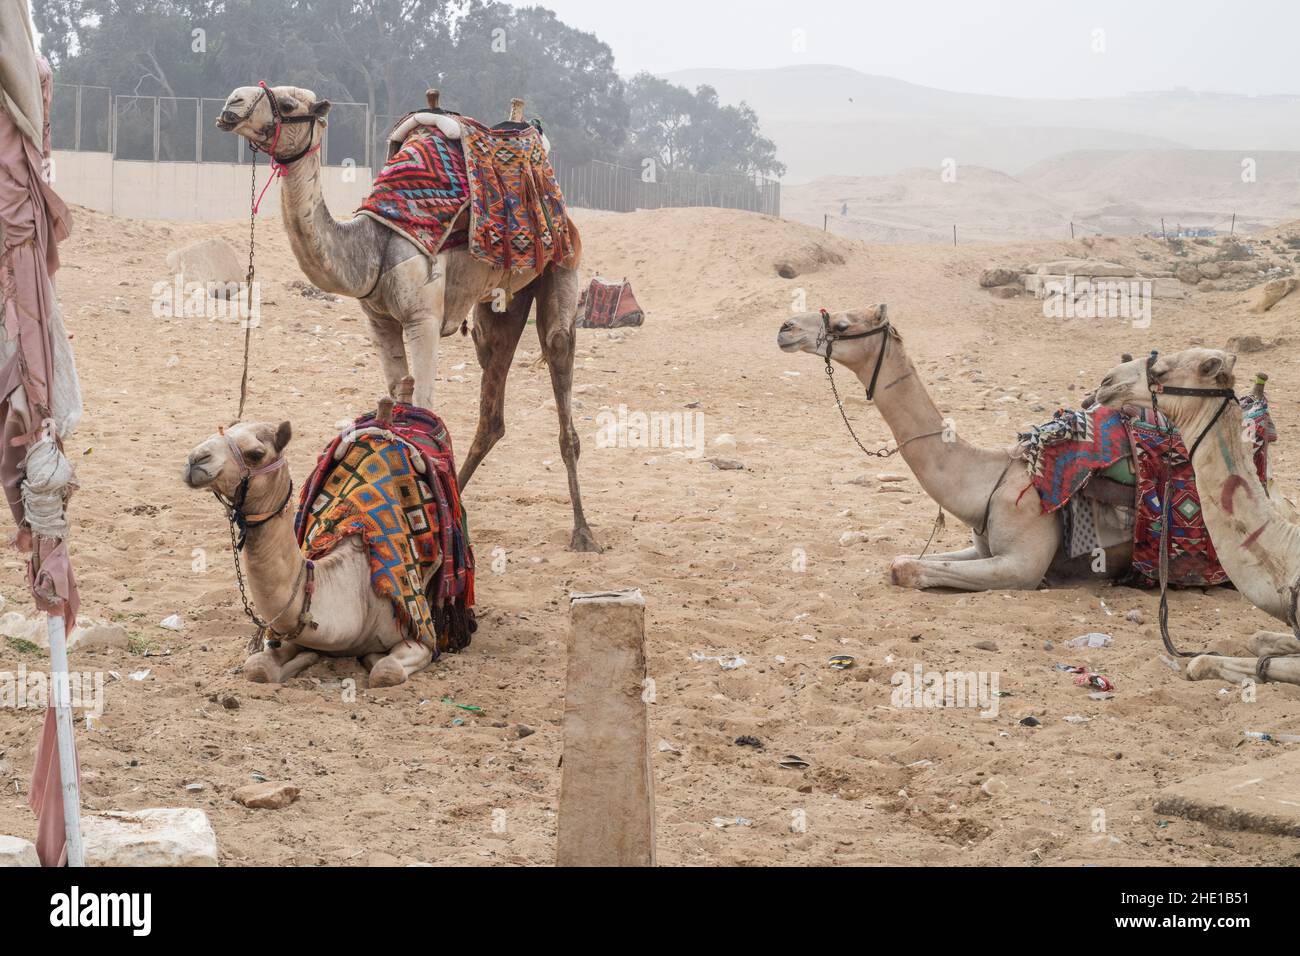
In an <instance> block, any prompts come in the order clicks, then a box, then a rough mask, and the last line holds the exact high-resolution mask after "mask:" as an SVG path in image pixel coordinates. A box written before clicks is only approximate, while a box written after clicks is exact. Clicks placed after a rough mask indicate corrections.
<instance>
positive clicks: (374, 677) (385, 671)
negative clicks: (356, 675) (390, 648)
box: [370, 657, 406, 687]
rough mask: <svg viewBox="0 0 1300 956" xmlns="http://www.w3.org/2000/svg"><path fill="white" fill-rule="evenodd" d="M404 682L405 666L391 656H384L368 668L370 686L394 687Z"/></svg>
mask: <svg viewBox="0 0 1300 956" xmlns="http://www.w3.org/2000/svg"><path fill="white" fill-rule="evenodd" d="M405 683H406V668H404V667H403V666H402V665H401V664H399V663H397V661H395V660H393V659H392V658H391V657H385V658H384V659H383V660H381V661H380V662H379V663H378V664H376V665H375V666H374V667H372V668H371V669H370V686H371V687H396V686H398V685H399V684H405Z"/></svg>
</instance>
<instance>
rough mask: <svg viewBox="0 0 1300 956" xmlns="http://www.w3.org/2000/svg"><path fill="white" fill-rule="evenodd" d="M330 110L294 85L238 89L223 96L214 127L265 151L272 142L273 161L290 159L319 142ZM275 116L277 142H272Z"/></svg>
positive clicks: (322, 102)
mask: <svg viewBox="0 0 1300 956" xmlns="http://www.w3.org/2000/svg"><path fill="white" fill-rule="evenodd" d="M272 97H274V99H275V108H274V109H273V108H272V105H271V98H272ZM329 111H330V101H329V100H318V99H317V98H316V94H315V93H313V92H312V91H311V90H304V89H301V88H300V87H297V86H272V87H270V88H268V89H265V90H264V89H262V88H261V87H260V86H241V87H239V88H238V89H236V90H235V91H234V92H233V93H231V94H230V95H229V96H228V97H226V102H225V105H224V106H222V107H221V115H220V116H218V117H217V123H216V125H217V129H220V130H225V131H226V132H227V133H238V134H239V135H240V136H242V137H244V139H246V140H248V141H249V142H250V143H251V144H252V145H254V146H256V147H257V148H258V149H260V150H262V151H264V152H266V151H269V150H270V149H271V144H272V143H273V142H275V154H276V158H277V159H279V158H289V157H292V156H295V155H297V154H299V153H301V152H302V151H303V150H306V149H310V148H311V147H312V145H314V144H315V143H318V142H320V139H319V136H320V135H321V134H319V133H318V132H317V127H322V128H323V127H324V126H325V115H326V114H327V113H328V112H329ZM277 113H279V121H280V122H279V126H280V139H279V141H278V142H276V141H275V129H276V125H277V117H276V114H277Z"/></svg>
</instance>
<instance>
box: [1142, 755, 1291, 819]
mask: <svg viewBox="0 0 1300 956" xmlns="http://www.w3.org/2000/svg"><path fill="white" fill-rule="evenodd" d="M1297 773H1300V753H1294V752H1290V753H1283V754H1280V755H1278V756H1277V757H1274V758H1273V759H1271V760H1257V761H1253V762H1251V763H1247V764H1244V765H1242V766H1239V767H1231V768H1229V769H1227V770H1218V771H1213V772H1211V773H1205V774H1200V775H1199V776H1194V777H1191V778H1190V779H1187V780H1184V781H1182V782H1181V783H1176V784H1174V785H1173V786H1170V787H1166V788H1165V789H1164V790H1162V791H1161V792H1160V793H1158V794H1156V802H1155V811H1156V813H1159V814H1165V815H1169V816H1179V817H1186V818H1187V819H1189V820H1197V821H1200V822H1201V823H1205V824H1208V825H1210V826H1212V827H1218V828H1219V829H1222V830H1250V831H1253V832H1255V833H1265V834H1270V835H1276V836H1289V837H1297V836H1300V803H1297V802H1296V800H1295V780H1296V774H1297Z"/></svg>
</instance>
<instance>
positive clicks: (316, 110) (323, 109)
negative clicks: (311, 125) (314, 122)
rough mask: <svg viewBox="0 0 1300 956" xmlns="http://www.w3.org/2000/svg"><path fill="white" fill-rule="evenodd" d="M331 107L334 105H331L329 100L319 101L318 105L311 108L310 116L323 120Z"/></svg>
mask: <svg viewBox="0 0 1300 956" xmlns="http://www.w3.org/2000/svg"><path fill="white" fill-rule="evenodd" d="M333 105H334V104H333V103H331V102H330V101H329V100H321V101H320V102H319V103H317V104H316V105H315V106H313V107H312V108H311V115H312V116H314V117H316V118H317V119H324V118H325V115H326V114H327V113H329V111H330V107H331V106H333Z"/></svg>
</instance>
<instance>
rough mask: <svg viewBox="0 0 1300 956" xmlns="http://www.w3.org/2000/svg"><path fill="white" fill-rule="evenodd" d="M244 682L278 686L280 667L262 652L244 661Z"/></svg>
mask: <svg viewBox="0 0 1300 956" xmlns="http://www.w3.org/2000/svg"><path fill="white" fill-rule="evenodd" d="M244 680H248V681H252V682H253V683H254V684H278V683H280V667H279V665H278V664H276V663H275V661H273V660H271V655H269V654H267V653H266V651H262V652H260V653H257V654H254V655H253V656H252V657H250V658H249V659H248V660H246V661H244Z"/></svg>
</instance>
